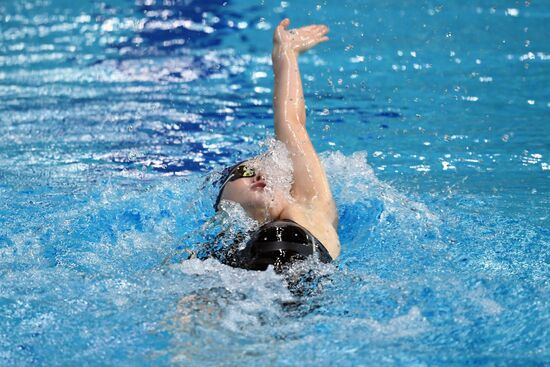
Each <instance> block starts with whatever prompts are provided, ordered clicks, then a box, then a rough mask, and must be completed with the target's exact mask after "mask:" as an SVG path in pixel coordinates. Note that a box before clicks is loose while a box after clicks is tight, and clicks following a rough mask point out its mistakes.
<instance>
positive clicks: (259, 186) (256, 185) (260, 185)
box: [252, 181, 266, 190]
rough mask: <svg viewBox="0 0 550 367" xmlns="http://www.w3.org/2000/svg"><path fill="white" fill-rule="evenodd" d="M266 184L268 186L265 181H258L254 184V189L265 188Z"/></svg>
mask: <svg viewBox="0 0 550 367" xmlns="http://www.w3.org/2000/svg"><path fill="white" fill-rule="evenodd" d="M265 186H266V184H265V182H263V181H260V182H256V183H255V184H253V185H252V190H255V189H263V188H265Z"/></svg>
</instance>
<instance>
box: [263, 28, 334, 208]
mask: <svg viewBox="0 0 550 367" xmlns="http://www.w3.org/2000/svg"><path fill="white" fill-rule="evenodd" d="M289 24H290V21H289V20H288V19H285V20H283V21H282V22H281V23H280V24H279V25H278V26H277V29H276V30H275V33H274V35H273V53H272V60H273V72H274V73H275V90H274V94H273V109H274V113H275V135H276V136H277V139H278V140H280V141H282V142H283V143H284V144H285V145H286V147H287V149H288V150H289V152H290V155H291V158H292V163H293V165H294V185H293V187H292V195H293V197H294V198H295V199H296V200H298V201H301V202H302V203H307V204H310V205H312V206H318V207H319V208H320V209H323V210H327V214H328V215H335V212H336V210H335V206H334V201H333V199H332V194H331V192H330V187H329V184H328V180H327V178H326V175H325V171H324V169H323V166H322V164H321V162H320V160H319V157H318V156H317V153H316V152H315V148H314V147H313V145H312V143H311V140H310V138H309V135H308V133H307V130H306V113H305V104H304V92H303V90H302V81H301V78H300V70H299V68H298V55H299V54H300V53H302V52H304V51H307V50H308V49H310V48H312V47H314V46H315V45H317V44H319V43H320V42H324V41H327V40H328V37H326V36H325V35H326V34H327V32H328V28H327V27H326V26H324V25H310V26H306V27H302V28H298V29H292V30H287V27H288V25H289Z"/></svg>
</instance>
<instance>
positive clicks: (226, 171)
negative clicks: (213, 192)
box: [214, 160, 247, 211]
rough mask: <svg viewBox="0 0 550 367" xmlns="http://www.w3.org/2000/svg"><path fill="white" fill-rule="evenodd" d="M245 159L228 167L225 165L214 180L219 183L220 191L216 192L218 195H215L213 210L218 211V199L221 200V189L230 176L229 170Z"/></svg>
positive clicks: (231, 170)
mask: <svg viewBox="0 0 550 367" xmlns="http://www.w3.org/2000/svg"><path fill="white" fill-rule="evenodd" d="M246 161H247V160H244V161H240V162H238V163H236V164H234V165H232V166H230V167H225V168H224V169H223V171H222V172H221V174H220V178H219V179H218V180H217V181H216V183H217V184H219V185H220V191H219V192H218V196H217V197H216V201H215V202H214V210H215V211H218V210H220V207H219V206H220V201H221V200H222V193H223V189H224V188H225V185H226V184H227V182H228V180H229V177H230V176H231V172H233V170H234V169H235V168H237V167H238V166H240V165H241V164H243V163H244V162H246Z"/></svg>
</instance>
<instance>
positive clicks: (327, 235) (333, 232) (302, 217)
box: [279, 203, 340, 259]
mask: <svg viewBox="0 0 550 367" xmlns="http://www.w3.org/2000/svg"><path fill="white" fill-rule="evenodd" d="M333 206H334V204H332V205H330V204H327V205H326V206H324V205H316V206H310V205H304V204H300V203H292V204H289V205H288V206H287V207H286V208H285V209H284V210H283V211H282V212H281V216H280V218H279V219H290V220H292V221H294V222H296V223H298V224H299V225H301V226H302V227H304V228H305V229H307V230H308V231H309V232H311V234H313V235H314V236H315V237H316V238H317V239H318V240H319V241H320V242H321V243H322V244H323V246H325V247H326V249H327V250H328V251H329V253H330V255H331V256H332V258H333V259H335V258H336V257H338V255H339V254H340V239H339V237H338V215H337V213H336V207H334V208H333Z"/></svg>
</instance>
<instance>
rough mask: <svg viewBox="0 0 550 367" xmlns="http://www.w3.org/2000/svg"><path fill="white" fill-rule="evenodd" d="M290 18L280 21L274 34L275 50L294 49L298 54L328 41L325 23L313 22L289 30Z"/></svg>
mask: <svg viewBox="0 0 550 367" xmlns="http://www.w3.org/2000/svg"><path fill="white" fill-rule="evenodd" d="M289 24H290V19H288V18H285V19H284V20H282V21H281V23H279V25H278V26H277V28H276V29H275V33H274V34H273V51H274V52H275V51H276V50H279V51H288V50H292V51H294V52H296V53H297V54H299V53H302V52H304V51H307V50H309V49H310V48H312V47H314V46H315V45H317V44H319V43H321V42H325V41H328V37H326V36H325V35H326V34H327V33H328V27H327V26H326V25H323V24H319V25H317V24H313V25H308V26H305V27H302V28H297V29H291V30H287V27H288V25H289Z"/></svg>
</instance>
